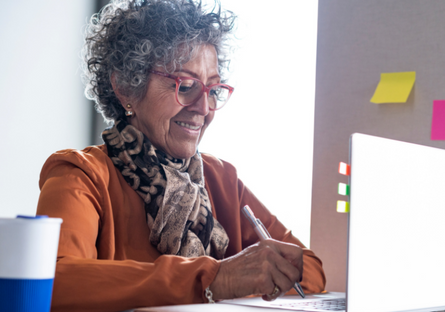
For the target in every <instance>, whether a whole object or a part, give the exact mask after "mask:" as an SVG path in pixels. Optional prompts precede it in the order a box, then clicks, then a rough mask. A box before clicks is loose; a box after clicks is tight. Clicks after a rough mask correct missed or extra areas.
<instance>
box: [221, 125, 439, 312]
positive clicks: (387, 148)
mask: <svg viewBox="0 0 445 312" xmlns="http://www.w3.org/2000/svg"><path fill="white" fill-rule="evenodd" d="M350 165H351V176H350V180H349V183H350V189H351V194H350V198H349V200H350V213H349V223H348V227H349V231H348V257H347V259H348V263H347V276H346V281H347V282H346V285H347V289H346V296H345V295H344V294H341V293H340V294H339V293H328V294H325V295H322V296H317V295H316V296H308V297H307V299H301V298H299V297H297V296H292V297H285V298H279V299H277V300H275V301H273V302H265V301H262V299H261V298H255V299H254V300H252V298H248V299H235V300H227V301H224V303H233V304H241V305H250V306H257V307H269V308H275V309H286V310H293V311H347V312H394V311H412V312H414V311H416V312H433V311H434V312H439V311H442V312H443V311H445V150H442V149H438V148H432V147H427V146H421V145H416V144H411V143H406V142H400V141H395V140H390V139H384V138H379V137H375V136H370V135H365V134H360V133H355V134H353V135H352V136H351V139H350ZM332 207H333V209H335V208H334V207H335V203H332ZM322 260H323V259H322ZM325 261H327V260H325ZM341 297H343V298H341ZM326 300H328V301H329V302H330V304H329V305H325V306H321V305H322V304H323V302H324V301H326ZM342 300H343V302H342ZM315 303H316V304H315ZM342 304H343V305H342Z"/></svg>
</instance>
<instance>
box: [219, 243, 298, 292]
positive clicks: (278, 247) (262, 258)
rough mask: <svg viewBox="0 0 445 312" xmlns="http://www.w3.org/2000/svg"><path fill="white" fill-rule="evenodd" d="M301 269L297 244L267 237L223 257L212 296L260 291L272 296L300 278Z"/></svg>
mask: <svg viewBox="0 0 445 312" xmlns="http://www.w3.org/2000/svg"><path fill="white" fill-rule="evenodd" d="M302 269H303V251H302V250H301V248H300V247H298V246H296V245H292V244H287V243H282V242H279V241H275V240H271V239H268V240H266V241H262V242H260V243H257V244H255V245H252V246H250V247H248V248H246V249H245V250H243V251H242V252H240V253H238V254H236V255H235V256H233V257H230V258H227V259H224V260H222V261H221V266H220V269H219V272H218V274H217V276H216V278H215V280H214V281H213V283H212V285H211V286H210V289H211V290H212V292H213V294H214V298H215V299H229V298H239V297H243V296H247V295H251V294H262V295H264V296H263V299H265V300H274V299H276V298H277V297H278V296H279V295H280V294H282V293H285V292H287V291H288V290H289V289H290V288H291V287H292V286H293V285H294V283H295V282H296V281H299V280H300V278H301V273H302ZM276 286H277V287H278V288H275V287H276Z"/></svg>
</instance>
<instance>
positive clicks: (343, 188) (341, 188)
mask: <svg viewBox="0 0 445 312" xmlns="http://www.w3.org/2000/svg"><path fill="white" fill-rule="evenodd" d="M338 194H340V195H345V196H348V195H349V185H347V184H344V183H338Z"/></svg>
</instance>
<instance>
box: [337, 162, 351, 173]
mask: <svg viewBox="0 0 445 312" xmlns="http://www.w3.org/2000/svg"><path fill="white" fill-rule="evenodd" d="M338 172H339V173H341V174H344V175H347V176H348V175H350V174H351V166H350V165H348V164H346V163H344V162H341V163H340V164H339V165H338Z"/></svg>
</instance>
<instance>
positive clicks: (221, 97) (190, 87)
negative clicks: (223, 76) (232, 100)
mask: <svg viewBox="0 0 445 312" xmlns="http://www.w3.org/2000/svg"><path fill="white" fill-rule="evenodd" d="M203 90H204V88H203V85H202V84H201V83H199V82H198V81H196V80H192V79H185V80H183V81H181V82H180V83H179V86H178V101H179V103H181V104H182V105H191V104H193V103H195V102H196V101H198V100H199V98H200V97H201V96H202V93H203ZM229 96H230V91H229V89H228V88H227V87H225V86H223V85H215V86H213V87H212V88H211V89H210V91H209V96H208V102H209V106H210V108H211V109H218V108H220V107H222V106H223V105H224V104H225V103H226V102H227V100H228V99H229Z"/></svg>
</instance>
